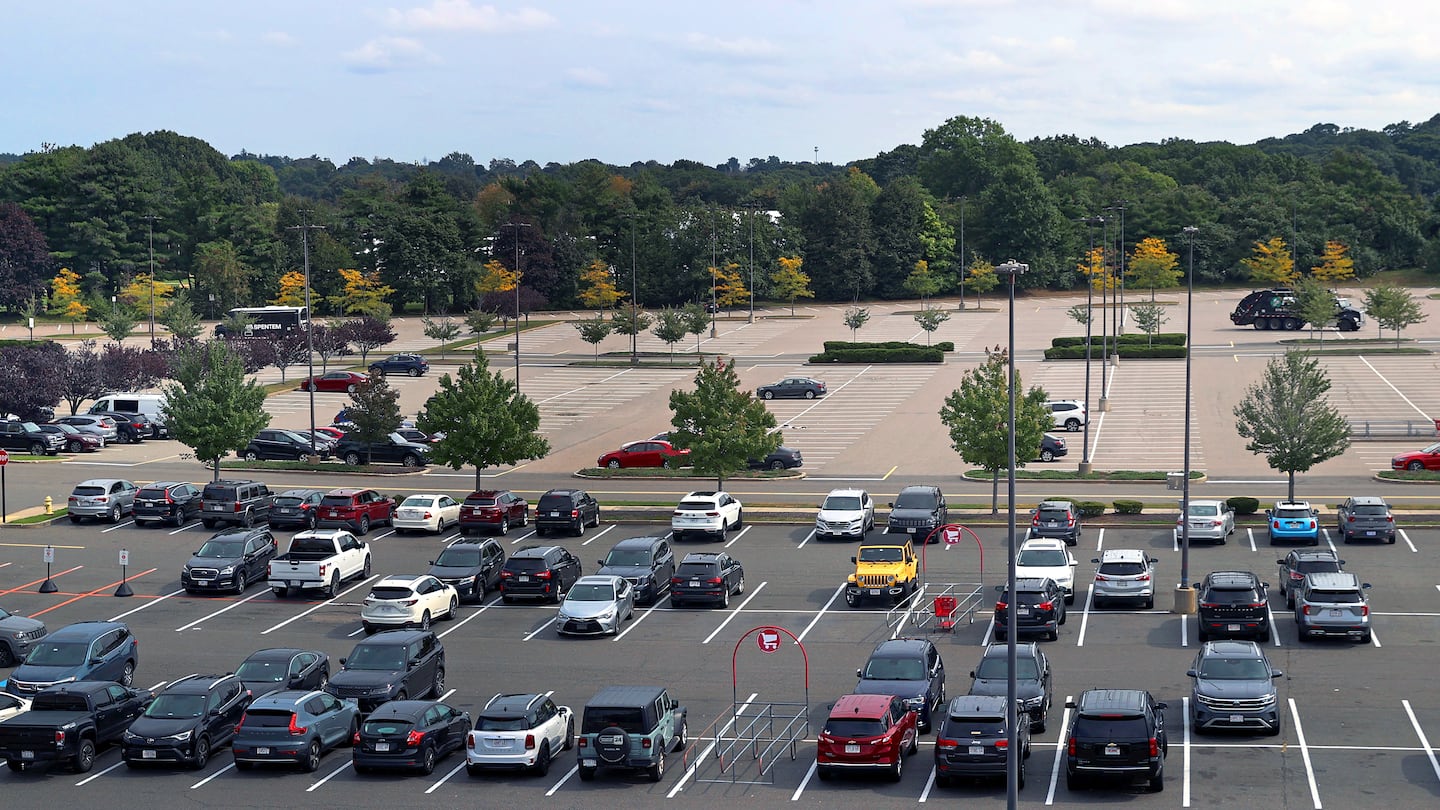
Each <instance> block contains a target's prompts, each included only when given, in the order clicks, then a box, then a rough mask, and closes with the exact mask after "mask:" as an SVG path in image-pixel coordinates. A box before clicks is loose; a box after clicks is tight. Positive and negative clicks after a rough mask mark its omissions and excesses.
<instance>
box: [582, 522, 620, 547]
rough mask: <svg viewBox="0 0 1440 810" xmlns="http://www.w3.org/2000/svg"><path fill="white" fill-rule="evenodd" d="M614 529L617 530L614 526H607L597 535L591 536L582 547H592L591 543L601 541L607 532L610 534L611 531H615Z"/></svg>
mask: <svg viewBox="0 0 1440 810" xmlns="http://www.w3.org/2000/svg"><path fill="white" fill-rule="evenodd" d="M614 528H615V526H614V524H611V525H609V526H606V527H605V528H603V529H601V530H600V531H599V532H597V533H596V534H594V535H591V537H590V539H589V540H586V541H585V542H583V543H581V544H580V545H582V546H588V545H590V544H591V543H593V542H595V541H596V540H599V539H600V538H601V537H604V536H605V534H606V533H607V532H610V531H612V530H614Z"/></svg>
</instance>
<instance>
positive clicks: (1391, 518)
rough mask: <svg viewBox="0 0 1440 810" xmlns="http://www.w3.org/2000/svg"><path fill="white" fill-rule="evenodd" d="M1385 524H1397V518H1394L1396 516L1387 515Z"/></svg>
mask: <svg viewBox="0 0 1440 810" xmlns="http://www.w3.org/2000/svg"><path fill="white" fill-rule="evenodd" d="M1352 520H1353V518H1352ZM1385 522H1386V523H1394V522H1395V516H1394V515H1386V516H1385Z"/></svg>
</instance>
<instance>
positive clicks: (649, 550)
mask: <svg viewBox="0 0 1440 810" xmlns="http://www.w3.org/2000/svg"><path fill="white" fill-rule="evenodd" d="M595 573H596V574H600V575H604V576H616V577H621V578H623V579H624V580H625V581H627V582H629V583H630V586H631V587H632V588H634V590H635V597H634V598H635V601H636V603H643V604H647V605H653V604H655V603H656V602H659V601H660V598H661V596H663V595H664V594H666V593H669V591H670V578H671V577H672V576H674V574H675V552H674V550H672V549H671V548H670V541H668V540H666V539H665V538H664V537H631V538H628V539H626V540H621V541H620V542H618V543H616V544H615V545H614V546H613V547H612V548H611V549H610V553H609V554H606V555H605V559H603V560H600V570H599V571H596V572H595Z"/></svg>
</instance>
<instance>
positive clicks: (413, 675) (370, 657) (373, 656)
mask: <svg viewBox="0 0 1440 810" xmlns="http://www.w3.org/2000/svg"><path fill="white" fill-rule="evenodd" d="M340 666H341V667H344V669H341V670H340V671H339V672H337V673H335V674H334V675H332V676H330V683H328V684H326V686H325V691H326V692H329V693H330V694H332V695H334V696H335V697H337V698H340V699H341V700H350V701H354V702H355V703H356V704H358V705H359V706H360V711H362V712H372V711H374V710H375V707H377V706H379V705H380V704H382V703H385V702H386V701H390V700H405V699H406V698H415V699H420V698H425V697H434V698H435V699H437V700H438V699H439V698H440V696H441V695H443V694H445V648H444V647H443V646H442V645H441V644H440V639H438V638H436V637H435V634H434V633H433V632H431V631H429V630H387V631H385V632H383V633H376V634H375V635H373V636H371V637H370V638H368V639H366V640H365V641H362V642H360V643H359V644H356V645H355V649H353V650H351V651H350V655H349V657H347V658H341V659H340Z"/></svg>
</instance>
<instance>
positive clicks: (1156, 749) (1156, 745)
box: [1150, 737, 1160, 757]
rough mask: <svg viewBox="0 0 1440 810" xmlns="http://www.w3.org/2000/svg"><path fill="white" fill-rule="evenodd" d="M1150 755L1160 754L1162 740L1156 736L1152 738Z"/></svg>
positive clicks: (1156, 755)
mask: <svg viewBox="0 0 1440 810" xmlns="http://www.w3.org/2000/svg"><path fill="white" fill-rule="evenodd" d="M1150 756H1152V757H1158V756H1160V742H1159V741H1158V740H1156V739H1155V738H1154V737H1151V738H1150Z"/></svg>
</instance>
